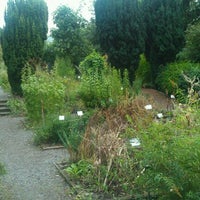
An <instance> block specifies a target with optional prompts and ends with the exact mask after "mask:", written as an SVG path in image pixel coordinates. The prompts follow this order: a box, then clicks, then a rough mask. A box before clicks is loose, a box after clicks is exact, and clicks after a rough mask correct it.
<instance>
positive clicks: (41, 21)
mask: <svg viewBox="0 0 200 200" xmlns="http://www.w3.org/2000/svg"><path fill="white" fill-rule="evenodd" d="M4 19H5V27H4V28H3V33H2V50H3V59H4V62H5V64H6V66H7V71H8V79H9V83H10V86H11V89H12V92H13V94H17V95H22V90H21V71H22V69H23V68H24V66H25V65H26V64H27V62H29V61H30V60H36V61H38V60H39V59H40V58H41V56H42V52H43V46H44V40H46V38H47V31H48V27H47V22H48V8H47V5H46V3H45V1H44V0H8V3H7V8H6V10H5V17H4Z"/></svg>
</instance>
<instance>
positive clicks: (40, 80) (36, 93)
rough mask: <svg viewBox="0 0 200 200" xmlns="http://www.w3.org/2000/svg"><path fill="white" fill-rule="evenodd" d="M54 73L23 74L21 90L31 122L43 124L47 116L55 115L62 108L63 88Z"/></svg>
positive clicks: (60, 80) (28, 72) (27, 72)
mask: <svg viewBox="0 0 200 200" xmlns="http://www.w3.org/2000/svg"><path fill="white" fill-rule="evenodd" d="M62 81H63V80H62V79H61V78H59V77H58V76H56V75H55V73H54V72H52V73H47V72H36V74H32V75H31V73H30V69H28V70H27V71H26V72H24V75H23V82H22V89H23V95H24V99H25V105H26V108H27V111H28V117H29V119H30V120H31V121H32V122H41V121H43V122H45V118H46V116H48V115H52V114H57V115H59V112H60V111H61V110H62V109H63V107H64V100H65V86H64V84H63V82H62Z"/></svg>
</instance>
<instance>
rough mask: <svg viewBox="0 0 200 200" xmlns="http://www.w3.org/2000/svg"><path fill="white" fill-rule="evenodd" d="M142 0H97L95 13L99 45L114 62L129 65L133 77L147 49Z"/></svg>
mask: <svg viewBox="0 0 200 200" xmlns="http://www.w3.org/2000/svg"><path fill="white" fill-rule="evenodd" d="M140 2H141V1H139V0H96V2H95V16H96V27H97V34H98V37H99V42H100V47H101V49H102V51H103V52H104V53H106V54H107V55H108V60H109V61H110V62H111V64H112V65H113V66H115V67H117V68H119V69H121V70H122V71H123V70H124V69H125V68H127V69H128V71H129V74H130V78H131V79H133V76H134V72H135V69H136V68H137V65H138V62H139V55H140V54H141V53H142V52H143V50H144V35H145V34H144V24H143V18H142V13H141V3H140Z"/></svg>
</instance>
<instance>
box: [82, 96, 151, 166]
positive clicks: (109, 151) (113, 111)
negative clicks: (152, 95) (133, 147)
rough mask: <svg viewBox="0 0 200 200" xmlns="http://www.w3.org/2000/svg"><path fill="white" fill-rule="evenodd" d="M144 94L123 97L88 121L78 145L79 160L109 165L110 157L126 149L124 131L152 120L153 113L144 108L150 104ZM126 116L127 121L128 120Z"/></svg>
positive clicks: (136, 127) (142, 125)
mask: <svg viewBox="0 0 200 200" xmlns="http://www.w3.org/2000/svg"><path fill="white" fill-rule="evenodd" d="M149 103H150V102H149V101H148V102H147V99H145V98H144V97H143V96H140V97H137V98H135V99H129V100H124V101H123V102H121V103H120V104H119V105H118V106H117V107H111V108H108V109H104V110H101V111H99V112H97V113H96V114H95V115H94V116H93V117H92V118H91V119H90V121H89V123H88V125H87V128H86V132H85V135H84V138H83V140H82V143H81V145H80V147H79V155H80V157H81V158H82V159H90V160H92V161H93V162H94V164H101V163H104V164H106V165H109V162H110V159H111V158H114V157H116V156H119V155H121V154H122V153H123V152H125V151H126V145H125V143H126V141H125V140H124V139H122V138H123V134H124V132H125V130H126V129H127V127H128V126H130V119H131V125H132V126H134V129H136V130H137V129H139V128H140V127H144V126H147V125H148V124H149V123H150V122H151V121H152V120H153V117H152V112H151V111H150V112H149V111H147V110H145V108H144V106H145V105H147V104H149ZM127 116H128V118H129V120H127Z"/></svg>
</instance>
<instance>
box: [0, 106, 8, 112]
mask: <svg viewBox="0 0 200 200" xmlns="http://www.w3.org/2000/svg"><path fill="white" fill-rule="evenodd" d="M0 112H10V108H9V107H8V106H1V107H0Z"/></svg>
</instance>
